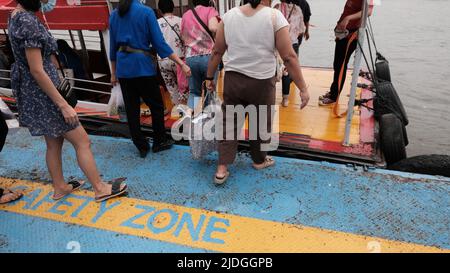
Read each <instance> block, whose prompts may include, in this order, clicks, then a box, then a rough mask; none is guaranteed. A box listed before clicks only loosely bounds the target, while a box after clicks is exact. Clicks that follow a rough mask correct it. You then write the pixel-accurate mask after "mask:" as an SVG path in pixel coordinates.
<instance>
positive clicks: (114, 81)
mask: <svg viewBox="0 0 450 273" xmlns="http://www.w3.org/2000/svg"><path fill="white" fill-rule="evenodd" d="M118 82H119V81H118V80H117V77H116V74H111V84H112V86H116V85H117V83H118Z"/></svg>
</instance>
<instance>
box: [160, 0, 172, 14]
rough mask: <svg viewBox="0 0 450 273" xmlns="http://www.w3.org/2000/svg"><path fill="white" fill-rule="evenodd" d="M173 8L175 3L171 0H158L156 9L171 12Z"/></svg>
mask: <svg viewBox="0 0 450 273" xmlns="http://www.w3.org/2000/svg"><path fill="white" fill-rule="evenodd" d="M174 8H175V5H174V4H173V1H172V0H159V2H158V9H159V10H160V11H161V12H162V13H169V12H173V9H174Z"/></svg>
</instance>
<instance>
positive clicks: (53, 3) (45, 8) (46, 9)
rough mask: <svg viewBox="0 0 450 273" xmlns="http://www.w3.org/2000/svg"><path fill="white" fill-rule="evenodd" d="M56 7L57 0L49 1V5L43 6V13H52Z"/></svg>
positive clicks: (43, 4)
mask: <svg viewBox="0 0 450 273" xmlns="http://www.w3.org/2000/svg"><path fill="white" fill-rule="evenodd" d="M55 6H56V0H48V2H47V3H42V4H41V11H42V12H50V11H52V10H53V9H54V8H55Z"/></svg>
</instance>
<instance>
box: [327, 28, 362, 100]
mask: <svg viewBox="0 0 450 273" xmlns="http://www.w3.org/2000/svg"><path fill="white" fill-rule="evenodd" d="M351 35H352V32H351V33H350V34H349V35H348V36H347V37H346V38H344V39H342V40H338V39H336V47H335V49H334V63H333V69H334V77H333V83H332V84H331V87H330V94H331V97H330V98H331V99H332V100H336V99H337V97H338V95H339V90H340V91H342V88H343V87H344V83H345V77H346V76H347V66H348V62H349V61H350V57H351V56H352V54H353V52H355V50H356V46H357V45H358V40H354V41H353V42H351V44H350V46H349V47H348V52H347V46H348V43H349V42H350V36H351ZM346 53H347V54H346ZM342 66H344V71H343V74H342V81H341V86H340V88H339V76H340V74H341V69H342Z"/></svg>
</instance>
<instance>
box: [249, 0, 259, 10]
mask: <svg viewBox="0 0 450 273" xmlns="http://www.w3.org/2000/svg"><path fill="white" fill-rule="evenodd" d="M246 2H247V3H249V4H250V5H251V6H252V8H254V9H256V7H257V6H258V5H259V4H261V0H247V1H246Z"/></svg>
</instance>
